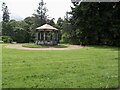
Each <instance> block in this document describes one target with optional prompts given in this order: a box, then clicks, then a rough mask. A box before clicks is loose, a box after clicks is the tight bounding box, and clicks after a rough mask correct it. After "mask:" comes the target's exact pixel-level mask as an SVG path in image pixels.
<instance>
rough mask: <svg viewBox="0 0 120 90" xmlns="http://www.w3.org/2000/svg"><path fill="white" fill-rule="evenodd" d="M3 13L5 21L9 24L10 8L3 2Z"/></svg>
mask: <svg viewBox="0 0 120 90" xmlns="http://www.w3.org/2000/svg"><path fill="white" fill-rule="evenodd" d="M2 11H3V21H4V22H8V21H9V20H10V16H9V14H10V13H9V11H8V6H6V3H4V2H3V4H2Z"/></svg>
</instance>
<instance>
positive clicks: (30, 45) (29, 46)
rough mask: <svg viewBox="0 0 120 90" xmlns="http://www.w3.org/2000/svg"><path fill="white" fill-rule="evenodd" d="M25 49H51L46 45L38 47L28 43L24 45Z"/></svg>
mask: <svg viewBox="0 0 120 90" xmlns="http://www.w3.org/2000/svg"><path fill="white" fill-rule="evenodd" d="M22 46H23V47H28V48H49V46H45V45H36V44H33V43H26V44H23V45H22Z"/></svg>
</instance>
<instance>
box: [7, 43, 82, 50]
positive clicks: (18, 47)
mask: <svg viewBox="0 0 120 90" xmlns="http://www.w3.org/2000/svg"><path fill="white" fill-rule="evenodd" d="M5 47H6V48H13V49H19V50H74V49H80V48H83V47H82V46H80V45H69V46H68V47H67V48H54V47H49V48H26V47H22V44H10V45H7V46H5Z"/></svg>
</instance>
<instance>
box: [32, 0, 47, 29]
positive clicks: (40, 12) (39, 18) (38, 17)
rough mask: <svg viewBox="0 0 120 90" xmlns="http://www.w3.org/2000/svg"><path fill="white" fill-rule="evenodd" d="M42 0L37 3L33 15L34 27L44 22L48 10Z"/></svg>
mask: <svg viewBox="0 0 120 90" xmlns="http://www.w3.org/2000/svg"><path fill="white" fill-rule="evenodd" d="M45 4H46V3H44V1H43V0H41V2H40V3H39V6H38V9H37V11H36V14H33V15H34V16H35V25H36V27H38V26H41V25H43V24H45V23H46V20H47V15H46V12H47V11H48V10H47V8H46V6H45Z"/></svg>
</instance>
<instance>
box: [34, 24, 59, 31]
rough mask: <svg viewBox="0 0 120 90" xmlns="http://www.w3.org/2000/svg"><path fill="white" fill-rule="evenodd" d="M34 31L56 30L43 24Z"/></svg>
mask: <svg viewBox="0 0 120 90" xmlns="http://www.w3.org/2000/svg"><path fill="white" fill-rule="evenodd" d="M36 29H38V30H58V29H57V28H55V27H53V26H51V25H49V24H44V25H42V26H40V27H38V28H36Z"/></svg>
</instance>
